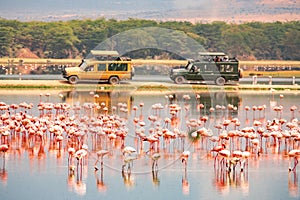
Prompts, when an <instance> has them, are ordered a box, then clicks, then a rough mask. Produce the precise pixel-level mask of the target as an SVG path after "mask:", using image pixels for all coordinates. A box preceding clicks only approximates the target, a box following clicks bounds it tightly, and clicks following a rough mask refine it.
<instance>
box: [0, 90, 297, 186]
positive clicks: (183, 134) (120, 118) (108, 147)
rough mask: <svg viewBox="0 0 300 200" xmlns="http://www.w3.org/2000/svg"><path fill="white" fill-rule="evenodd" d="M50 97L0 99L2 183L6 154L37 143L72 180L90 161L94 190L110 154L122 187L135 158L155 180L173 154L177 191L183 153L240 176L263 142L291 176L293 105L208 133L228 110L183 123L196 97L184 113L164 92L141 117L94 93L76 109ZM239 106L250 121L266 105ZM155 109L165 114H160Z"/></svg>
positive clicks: (138, 109) (136, 108) (139, 111)
mask: <svg viewBox="0 0 300 200" xmlns="http://www.w3.org/2000/svg"><path fill="white" fill-rule="evenodd" d="M50 96H51V94H50V93H46V94H45V95H44V94H40V95H39V98H40V101H39V104H38V105H33V104H32V103H26V102H23V103H20V104H6V103H5V102H0V114H1V116H0V135H1V143H0V152H1V154H2V158H1V161H2V167H1V171H2V172H1V176H2V178H3V174H2V173H3V172H4V171H5V170H6V162H9V159H7V154H10V152H11V151H13V150H14V149H18V148H24V146H26V147H27V149H31V151H32V154H34V152H38V154H41V155H43V154H44V153H45V152H44V151H45V150H44V147H45V146H48V147H49V149H52V150H56V151H58V152H61V153H65V154H67V155H68V156H67V157H68V160H67V161H66V162H67V163H68V174H69V175H70V176H73V177H74V176H75V177H77V178H78V179H80V178H81V176H82V168H83V167H84V166H86V165H88V163H93V166H92V167H93V170H94V171H95V173H98V172H100V173H101V176H100V179H98V178H97V184H98V187H99V188H101V187H105V185H104V182H103V168H104V167H103V166H105V165H106V164H105V162H106V161H108V159H111V157H112V152H114V153H115V152H117V155H119V156H116V159H120V163H122V164H121V165H120V166H119V167H117V168H118V169H119V170H120V172H122V176H123V178H124V182H129V183H128V184H130V175H131V173H134V171H135V167H134V162H135V161H136V160H137V159H140V158H142V157H146V156H147V157H149V160H151V165H150V166H149V171H150V172H152V175H153V180H155V179H157V172H158V170H159V169H160V166H159V163H160V160H161V159H162V158H163V157H164V155H165V154H172V153H174V154H175V153H176V155H178V156H177V157H178V160H179V161H180V162H181V163H182V169H183V172H184V176H183V179H182V184H183V187H184V185H185V184H188V183H187V180H186V178H185V177H186V173H187V171H188V168H189V165H188V163H189V162H188V160H189V156H190V155H191V153H192V152H197V151H198V150H199V149H200V150H202V152H205V156H206V157H207V158H211V162H213V166H214V170H217V171H218V173H220V174H222V176H224V177H226V176H228V175H230V174H236V173H243V172H245V171H247V170H248V162H249V159H250V158H255V157H259V156H260V155H261V154H263V153H266V151H267V145H269V146H270V145H271V146H273V147H274V149H275V151H277V152H280V151H285V152H286V155H287V156H288V157H289V163H288V164H287V165H288V169H287V171H290V172H291V171H293V172H294V171H296V168H297V164H298V159H299V158H300V127H299V122H298V119H297V118H296V117H295V112H297V111H298V108H297V106H292V107H290V108H284V107H283V106H281V105H277V106H275V107H274V108H272V109H273V111H274V112H276V114H277V117H276V118H273V119H268V120H264V121H263V122H262V121H261V120H259V119H255V118H254V117H253V120H252V121H251V123H252V125H251V126H247V127H241V123H240V121H239V119H238V118H234V117H224V119H222V121H219V122H218V123H215V124H213V125H210V127H213V128H208V125H207V123H209V120H210V119H209V118H210V117H209V114H210V113H211V114H212V113H214V112H225V111H226V112H228V113H229V112H235V111H236V109H237V108H236V106H234V105H231V104H228V105H225V106H215V107H211V108H207V110H208V111H209V112H208V113H203V112H202V114H201V112H199V116H198V117H197V118H190V117H189V116H188V112H189V110H190V109H198V110H200V111H201V109H203V108H204V105H203V104H202V103H201V100H200V97H201V94H196V95H195V98H196V99H199V101H198V103H197V105H196V106H197V108H191V104H189V100H190V99H191V96H190V95H183V96H182V97H183V101H184V104H183V105H180V104H179V103H177V102H176V100H175V99H174V97H173V96H172V95H166V99H168V101H166V103H165V104H161V103H156V104H153V105H151V106H150V108H151V109H150V111H149V110H147V112H148V113H146V114H144V110H143V109H144V106H145V105H144V103H143V102H140V103H139V104H137V105H133V106H131V107H130V106H129V105H127V104H125V103H119V104H118V105H116V106H112V107H111V108H109V107H108V105H106V104H105V103H104V102H101V99H99V96H98V95H97V94H94V99H95V101H94V102H87V103H84V104H83V105H79V104H75V105H70V104H68V103H63V102H62V103H52V102H51V101H50ZM193 98H194V97H193ZM280 98H283V95H281V96H280ZM96 102H98V103H96ZM34 108H37V109H38V115H37V116H35V115H34V114H33V112H32V110H33V109H34ZM243 109H244V112H245V115H246V118H247V119H248V118H249V117H250V116H251V112H253V116H254V115H255V112H259V113H260V115H263V112H264V110H265V109H266V106H265V105H261V106H253V107H249V106H245V107H244V108H243ZM288 109H289V110H288ZM162 112H164V113H165V114H166V117H162V114H161V113H162ZM282 112H290V113H291V118H290V119H288V120H286V119H283V118H281V113H282ZM183 115H184V116H183ZM248 115H249V116H248ZM128 116H130V117H128ZM129 120H132V121H131V122H130V123H132V124H133V126H134V127H133V128H132V129H133V130H134V131H131V129H129V128H128V123H129ZM183 121H184V122H183ZM181 124H185V126H184V127H182V126H181ZM128 137H132V138H133V141H134V144H130V145H129V144H127V138H128ZM90 144H92V147H91V146H90ZM91 149H93V150H91ZM28 151H29V150H28ZM106 157H108V158H106ZM150 158H151V159H150ZM88 161H90V162H88Z"/></svg>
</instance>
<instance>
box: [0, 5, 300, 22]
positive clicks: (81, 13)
mask: <svg viewBox="0 0 300 200" xmlns="http://www.w3.org/2000/svg"><path fill="white" fill-rule="evenodd" d="M270 13H271V14H270ZM282 13H284V14H285V15H287V14H290V17H291V20H293V18H295V19H296V20H298V19H300V1H299V0H0V17H2V18H6V19H18V20H22V21H28V20H32V19H38V20H39V19H40V20H51V19H52V20H55V19H58V20H59V19H61V17H66V16H68V17H67V19H69V18H72V17H73V18H76V17H77V18H85V17H86V18H89V17H92V18H93V17H94V18H97V17H99V16H102V17H107V18H129V17H131V18H149V19H155V18H157V19H159V20H161V19H163V18H168V19H177V18H178V19H188V18H205V17H207V18H210V17H212V16H213V17H216V18H217V17H221V16H227V17H228V18H235V17H236V16H239V15H244V16H245V15H246V17H247V16H248V17H250V16H252V15H254V14H255V15H256V16H255V17H256V18H257V15H258V16H259V15H261V16H262V15H265V14H269V15H270V16H271V15H275V14H281V15H282ZM208 15H210V16H208ZM285 17H287V18H289V16H288V15H287V16H285ZM258 19H259V18H258Z"/></svg>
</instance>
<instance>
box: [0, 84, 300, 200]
mask: <svg viewBox="0 0 300 200" xmlns="http://www.w3.org/2000/svg"><path fill="white" fill-rule="evenodd" d="M299 99H300V94H299V93H289V92H280V91H266V92H263V93H262V92H249V93H246V92H240V93H239V92H226V91H211V92H202V93H197V94H196V93H195V92H193V91H192V90H191V91H187V92H176V91H175V92H174V91H170V92H149V93H145V92H143V93H139V92H123V91H112V92H103V91H81V90H74V91H57V90H50V91H43V90H42V91H37V90H11V91H4V90H0V101H1V102H4V103H6V105H11V104H18V105H19V104H20V103H23V102H26V103H27V104H29V103H32V105H33V106H32V108H31V109H26V108H21V107H19V108H18V109H16V110H13V109H12V108H10V115H14V114H15V113H18V112H22V113H23V114H24V113H25V112H26V113H27V115H29V116H34V117H36V118H37V119H36V121H39V123H40V124H42V123H43V122H44V121H45V120H47V123H48V124H46V125H44V127H46V130H45V135H44V139H43V140H41V139H37V138H36V137H34V139H33V138H30V137H29V134H27V135H26V134H24V133H13V134H10V136H9V139H8V141H5V140H2V139H1V142H2V143H5V142H7V143H9V149H8V151H7V152H6V153H5V154H3V153H1V156H0V167H1V168H0V199H7V200H8V199H33V198H34V199H104V198H105V199H144V200H146V199H166V198H168V199H300V194H299V192H300V189H299V180H298V178H299V175H298V173H297V170H298V171H299V167H300V166H299V165H298V166H297V167H296V170H295V171H292V172H289V170H288V169H289V157H288V152H289V150H291V149H293V148H297V145H298V147H299V144H297V143H296V142H293V140H292V139H291V138H289V139H288V140H287V142H285V140H284V139H281V140H280V141H281V142H280V143H276V141H274V139H273V138H272V137H270V138H268V140H265V139H264V138H263V139H262V140H261V141H260V142H261V143H260V144H259V145H258V146H259V152H260V154H259V155H258V154H257V153H255V152H256V149H254V146H253V145H252V144H249V145H247V144H248V142H247V141H246V139H244V138H240V139H239V142H236V143H234V142H232V143H231V142H230V141H231V140H233V139H232V138H230V139H229V140H224V143H226V146H227V147H226V148H231V150H235V149H239V150H242V151H244V150H249V151H250V152H252V153H251V156H250V157H249V159H248V165H246V166H245V168H244V169H243V171H241V170H240V165H237V166H236V168H235V170H233V169H231V171H230V172H228V170H227V167H226V166H225V165H224V166H225V167H221V166H220V164H219V162H218V160H217V161H216V165H214V163H215V162H214V155H216V154H215V153H213V152H210V150H211V149H212V148H213V147H214V145H217V144H216V143H215V144H214V143H213V142H212V141H211V140H210V138H211V137H204V136H202V137H197V138H199V140H197V139H195V138H192V137H191V133H192V132H193V131H194V130H198V129H200V128H205V129H206V130H208V132H209V134H211V135H210V136H212V135H214V136H218V135H219V134H220V132H223V131H227V132H229V131H230V130H234V129H239V130H242V129H243V128H245V127H253V128H254V130H257V128H258V127H256V126H254V125H253V123H254V122H257V121H259V122H261V126H262V127H264V129H265V131H266V132H267V131H268V130H266V124H267V123H271V122H272V121H275V122H277V121H278V120H277V119H285V120H286V121H285V122H282V125H281V129H282V130H281V131H285V130H289V129H288V128H287V127H286V124H287V123H288V122H290V121H291V120H294V121H295V123H296V124H297V121H296V120H297V118H298V117H299V109H298V108H297V109H296V110H295V112H294V113H292V112H291V111H290V108H291V106H293V105H295V106H297V107H299V106H300V105H299ZM40 102H44V103H47V102H51V103H54V104H58V103H64V104H67V105H70V108H69V109H68V110H64V111H63V112H62V113H61V111H59V110H55V109H54V108H52V109H49V110H43V111H42V110H41V109H40V110H39V109H38V105H39V104H40ZM200 104H201V105H200ZM92 105H98V106H99V107H93V106H92ZM170 105H177V108H179V107H180V109H178V110H177V111H176V114H172V112H171V111H170V108H171V106H170ZM202 105H203V106H202ZM246 106H249V108H250V110H249V111H246V110H245V107H246ZM255 106H256V107H257V108H258V107H260V108H261V107H263V108H264V109H263V110H261V111H260V110H258V109H254V110H253V108H254V107H255ZM278 106H282V107H281V108H282V110H281V111H275V110H274V108H275V107H278ZM91 107H92V108H91ZM104 107H106V108H107V110H105V109H103V108H104ZM75 108H78V109H75ZM135 109H136V111H135ZM0 112H1V115H3V114H5V113H6V110H0ZM58 115H60V116H61V115H64V116H67V117H66V118H67V119H68V120H69V118H73V119H74V122H75V124H76V125H77V129H78V131H81V133H82V132H84V137H82V143H84V144H86V145H87V146H88V149H87V152H88V154H87V156H86V158H85V160H84V161H83V162H82V165H81V164H77V161H76V159H74V160H73V161H74V170H71V168H70V164H68V156H69V155H68V145H69V144H70V143H69V140H70V137H68V136H67V133H66V132H65V131H63V133H62V136H63V140H62V142H61V143H58V142H54V141H53V138H52V136H51V134H50V126H51V125H53V124H55V125H58V126H63V125H62V123H63V122H61V121H58V120H57V118H56V117H57V116H58ZM99 116H102V117H103V116H115V118H114V119H118V124H117V125H114V126H118V127H119V129H121V128H120V127H122V129H121V130H122V131H123V132H124V131H125V132H126V133H127V135H126V137H125V139H124V140H121V139H120V138H119V136H118V137H116V138H112V139H108V138H107V134H106V135H104V136H101V137H102V138H101V137H96V136H95V135H96V134H97V133H95V132H94V131H92V130H91V129H89V127H91V126H94V125H92V124H94V123H93V121H92V120H91V119H96V118H97V117H99ZM116 116H117V117H116ZM203 116H207V118H206V119H207V121H206V122H204V121H201V120H200V119H201V117H203ZM112 118H113V117H112ZM235 118H237V119H239V121H240V125H239V126H238V127H236V126H234V124H233V123H232V119H235ZM41 119H44V121H43V120H42V122H41V121H40V120H41ZM104 119H105V118H103V120H104ZM193 119H196V121H197V123H198V124H197V125H195V127H193V126H192V121H193ZM135 120H137V121H136V122H134V121H135ZM225 120H230V124H229V125H228V126H227V127H225V126H222V127H221V129H220V130H219V129H218V128H216V125H220V124H221V125H222V124H223V123H224V121H225ZM49 121H50V122H49ZM140 122H145V125H142V124H141V123H140ZM45 123H46V122H45ZM80 124H81V125H80ZM0 126H1V127H3V126H4V124H3V120H1V124H0ZM95 126H98V127H99V126H100V127H101V125H99V124H98V125H95ZM65 127H66V129H70V127H71V125H70V124H69V125H67V126H65ZM141 127H142V128H141ZM175 127H176V128H178V130H180V131H181V132H182V133H186V134H187V136H186V137H185V139H183V138H179V137H176V138H175V139H169V140H167V139H164V138H163V137H162V136H161V137H160V138H159V139H160V143H159V145H158V146H154V147H153V148H150V144H149V142H147V141H144V142H142V143H141V142H140V140H139V137H138V136H137V135H136V132H137V130H142V129H144V130H145V135H146V136H149V135H150V134H151V133H152V132H153V131H154V130H156V129H157V130H158V129H159V128H168V130H170V131H171V132H174V128H175ZM119 129H118V130H119ZM36 131H37V130H36ZM97 131H98V132H100V130H99V129H96V132H97ZM298 132H299V131H298ZM183 141H184V143H183ZM238 144H239V146H237V145H238ZM234 145H235V146H234ZM124 146H132V147H134V148H135V149H136V150H137V155H136V156H137V157H136V159H134V160H133V161H132V163H131V162H130V163H126V166H125V167H124V170H122V165H123V164H124V160H123V158H124V155H123V153H122V148H123V147H124ZM250 147H253V149H251V148H250ZM101 149H106V150H108V151H109V153H108V154H107V155H106V156H104V157H103V166H102V169H101V167H100V165H99V164H100V163H98V166H99V167H98V168H99V170H95V169H94V164H95V161H96V160H97V153H96V152H97V151H99V150H101ZM153 149H155V150H153ZM187 150H188V151H189V152H190V155H189V157H188V159H187V165H186V166H185V165H184V163H183V162H182V157H181V154H182V152H183V151H187ZM153 151H155V152H159V154H160V158H159V159H158V161H157V168H155V170H153V168H152V162H153V161H152V159H151V158H150V156H151V154H152V153H153ZM3 155H4V156H3ZM128 164H130V169H129V168H128Z"/></svg>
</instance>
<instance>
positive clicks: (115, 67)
mask: <svg viewBox="0 0 300 200" xmlns="http://www.w3.org/2000/svg"><path fill="white" fill-rule="evenodd" d="M127 67H128V63H111V64H109V66H108V71H127Z"/></svg>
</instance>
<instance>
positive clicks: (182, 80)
mask: <svg viewBox="0 0 300 200" xmlns="http://www.w3.org/2000/svg"><path fill="white" fill-rule="evenodd" d="M184 82H185V78H184V77H183V76H177V77H176V78H175V83H177V84H182V83H184Z"/></svg>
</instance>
